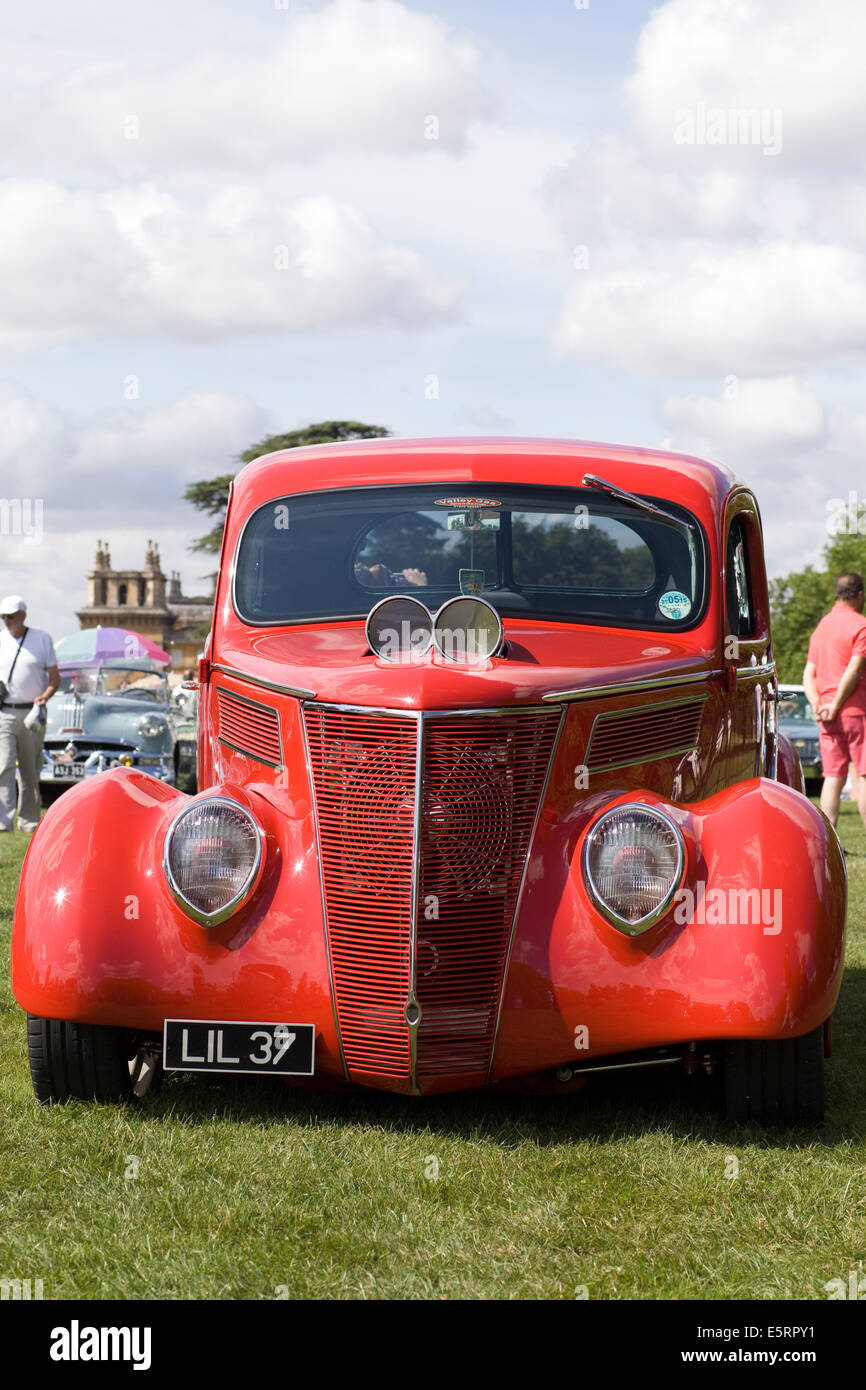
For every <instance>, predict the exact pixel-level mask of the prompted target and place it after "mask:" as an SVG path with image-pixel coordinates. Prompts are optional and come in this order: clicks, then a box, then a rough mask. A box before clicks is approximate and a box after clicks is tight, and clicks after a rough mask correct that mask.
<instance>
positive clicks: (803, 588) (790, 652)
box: [770, 565, 833, 685]
mask: <svg viewBox="0 0 866 1390" xmlns="http://www.w3.org/2000/svg"><path fill="white" fill-rule="evenodd" d="M832 602H833V580H832V578H831V576H830V575H829V574H828V573H827V572H826V571H824V570H816V569H814V568H813V566H812V565H807V566H806V568H805V569H804V570H801V571H800V572H799V573H796V574H786V575H783V576H782V578H781V579H772V580H770V612H771V615H772V622H773V651H774V653H775V657H776V666H777V669H778V672H779V680H780V681H784V682H786V683H792V684H794V685H799V684H800V682H801V681H802V679H803V667H804V666H805V665H806V654H807V652H808V650H809V638H810V637H811V636H812V633H813V632H814V630H815V628H816V627H817V625H818V623H819V622H820V620H821V619H822V618H823V616H824V614H825V613H826V612H827V610H828V608H829V607H830V605H831V604H832Z"/></svg>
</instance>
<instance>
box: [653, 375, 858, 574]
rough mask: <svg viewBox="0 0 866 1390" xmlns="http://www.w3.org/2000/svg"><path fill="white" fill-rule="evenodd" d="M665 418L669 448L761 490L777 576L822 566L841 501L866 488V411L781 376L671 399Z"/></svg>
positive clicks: (771, 569)
mask: <svg viewBox="0 0 866 1390" xmlns="http://www.w3.org/2000/svg"><path fill="white" fill-rule="evenodd" d="M660 414H661V418H662V420H663V421H664V423H665V425H666V426H667V428H668V430H669V431H670V433H669V434H668V437H667V438H666V439H665V440H664V447H665V448H669V449H676V450H681V451H683V452H685V453H694V454H698V455H699V456H702V457H710V458H718V459H720V460H721V461H722V462H723V463H726V464H728V465H729V467H731V468H733V470H734V472H736V473H738V474H739V475H740V476H741V477H742V478H743V480H744V481H745V482H746V484H747V485H748V486H749V487H750V488H751V489H752V490H753V491H754V492H755V494H756V496H757V498H758V501H759V503H760V505H761V510H762V514H763V522H764V539H765V548H766V555H767V567H768V570H769V572H770V574H783V573H787V572H788V571H791V570H799V569H802V567H803V566H804V565H805V564H807V563H812V564H816V563H820V561H821V550H822V547H823V545H824V544H825V542H826V541H827V539H828V536H829V532H828V529H827V528H828V519H831V518H832V516H833V515H835V511H834V506H833V505H832V504H833V499H839V498H841V499H842V500H843V501H845V500H847V498H848V494H849V491H850V490H851V489H852V488H854V489H857V488H858V485H859V481H860V478H861V475H862V458H863V452H864V448H866V411H848V410H841V409H838V408H837V409H832V410H831V409H828V408H827V407H826V406H825V405H824V403H823V402H822V400H821V399H820V397H819V395H818V393H817V391H816V390H815V389H814V387H813V386H812V385H811V384H810V383H809V382H808V381H806V380H803V379H802V378H796V377H780V378H775V379H772V380H768V379H763V380H748V379H747V380H742V381H739V382H733V383H730V384H729V388H728V389H727V390H725V389H723V390H722V391H721V392H720V393H718V394H717V395H712V396H710V395H699V394H694V395H690V396H670V397H668V398H667V400H665V401H664V403H663V405H662V406H661V410H660ZM860 490H861V491H862V489H860Z"/></svg>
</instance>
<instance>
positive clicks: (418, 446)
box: [235, 435, 740, 520]
mask: <svg viewBox="0 0 866 1390" xmlns="http://www.w3.org/2000/svg"><path fill="white" fill-rule="evenodd" d="M584 473H595V474H596V475H597V476H600V477H602V478H605V479H606V480H607V481H609V482H612V483H614V484H615V485H616V486H617V487H621V488H623V489H625V490H626V491H634V492H643V493H648V494H650V495H654V496H658V497H662V498H665V497H667V498H670V499H672V500H676V501H681V502H682V503H683V505H684V506H687V507H691V508H692V509H693V510H696V511H697V512H698V513H701V512H704V514H705V515H704V519H705V520H710V517H709V516H707V515H706V512H707V511H709V512H711V513H712V517H713V519H715V518H716V517H717V516H718V514H719V512H720V510H721V507H722V505H723V502H724V499H725V497H726V496H727V495H728V493H729V492H730V491H731V489H732V488H735V487H737V486H739V485H740V479H739V478H738V477H737V476H736V474H734V473H733V472H732V471H731V470H730V469H729V468H727V467H726V466H725V465H724V464H722V463H717V462H712V461H709V460H706V459H701V458H697V457H695V456H694V455H692V454H681V453H670V452H667V451H665V450H661V449H647V448H639V447H637V446H634V445H625V444H600V443H594V442H591V441H586V440H570V439H544V438H519V437H509V438H487V437H484V438H479V437H478V436H474V435H473V436H460V437H456V438H429V439H425V438H420V439H419V438H416V439H403V438H400V437H394V436H389V437H388V438H385V439H364V440H346V441H344V442H341V443H338V444H316V445H312V446H310V447H309V448H303V449H282V450H278V451H277V452H275V453H272V454H264V455H262V457H260V458H258V459H255V460H254V461H253V462H252V463H249V464H247V465H246V467H245V468H243V469H241V471H240V472H239V473H238V475H237V477H236V478H235V503H236V505H239V506H240V509H241V510H242V512H244V514H246V512H247V511H249V510H251V509H252V508H253V507H255V506H259V505H261V504H262V503H263V502H266V501H268V500H269V499H272V498H276V497H280V496H287V495H291V494H292V493H303V492H315V491H326V490H329V489H337V488H350V487H359V488H360V487H377V486H381V487H387V486H389V485H390V486H394V485H395V484H399V483H413V484H417V485H421V484H424V483H433V484H435V483H440V482H442V483H445V482H447V483H475V482H477V483H483V482H486V483H493V482H499V483H503V484H504V483H514V484H520V483H524V484H525V483H529V482H531V483H533V484H540V485H542V486H544V485H547V486H560V487H562V486H566V487H579V486H580V485H581V481H582V478H583V475H584Z"/></svg>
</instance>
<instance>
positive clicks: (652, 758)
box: [586, 740, 698, 777]
mask: <svg viewBox="0 0 866 1390" xmlns="http://www.w3.org/2000/svg"><path fill="white" fill-rule="evenodd" d="M697 746H698V745H697V740H696V741H695V742H694V743H684V744H683V745H682V747H680V748H666V749H665V750H664V752H662V753H644V754H643V755H642V756H641V757H640V758H628V759H627V760H626V761H625V762H622V763H602V764H601V765H600V766H599V767H590V766H589V763H587V765H586V766H587V774H588V775H589V776H590V777H598V776H599V775H600V774H601V773H602V772H619V770H620V768H623V767H637V766H638V764H639V763H657V762H661V760H662V758H678V757H680V755H681V754H683V753H692V752H694V750H695V749H696V748H697Z"/></svg>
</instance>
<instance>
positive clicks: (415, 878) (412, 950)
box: [404, 717, 425, 1096]
mask: <svg viewBox="0 0 866 1390" xmlns="http://www.w3.org/2000/svg"><path fill="white" fill-rule="evenodd" d="M424 723H425V721H424V719H423V717H422V718H420V719H419V720H418V733H417V738H416V740H415V808H414V816H413V819H412V886H411V890H410V895H409V998H408V999H407V1000H406V1009H405V1011H404V1012H405V1017H406V1026H407V1027H408V1029H409V1075H410V1078H411V1083H412V1094H413V1096H417V1095H420V1093H421V1088H420V1086H419V1085H418V1029H419V1028H420V1026H421V1006H420V1004H419V1003H418V1000H417V997H416V994H415V988H416V985H417V982H418V961H417V958H416V957H417V950H418V898H419V893H420V888H421V833H422V824H421V821H422V815H423V797H424ZM410 1011H411V1013H412V1014H413V1015H414V1018H412V1019H410V1017H409V1014H410Z"/></svg>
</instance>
